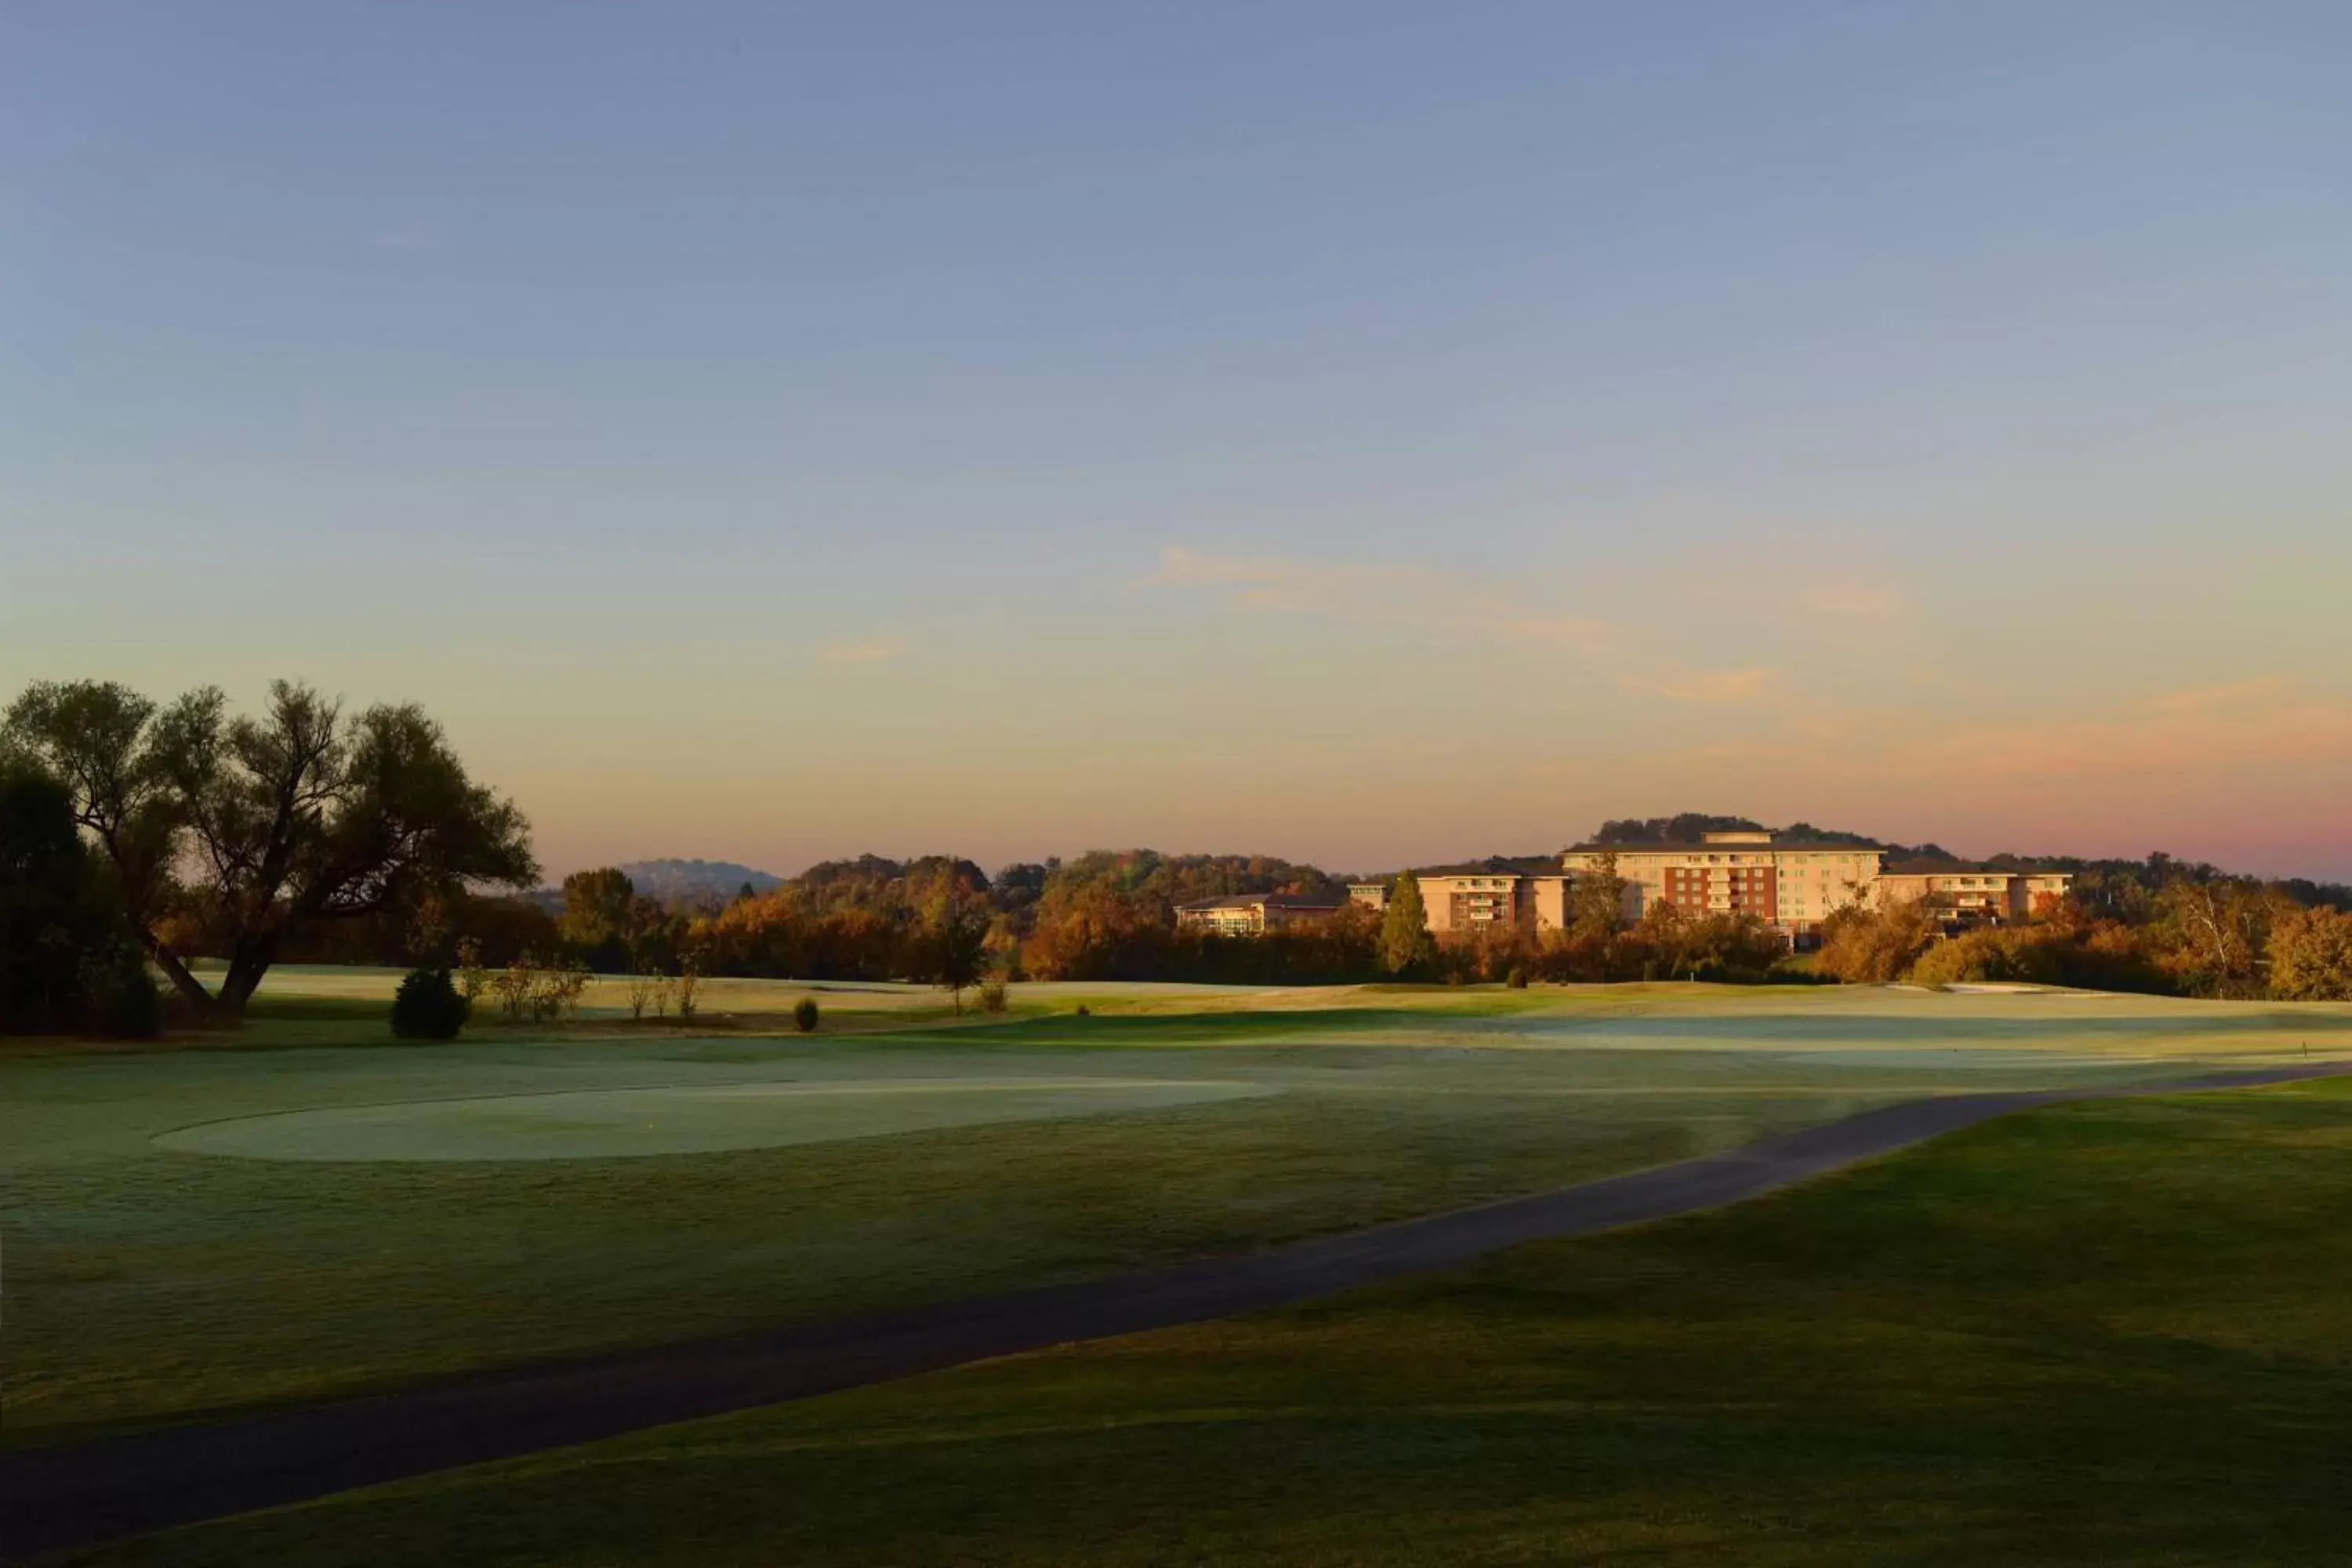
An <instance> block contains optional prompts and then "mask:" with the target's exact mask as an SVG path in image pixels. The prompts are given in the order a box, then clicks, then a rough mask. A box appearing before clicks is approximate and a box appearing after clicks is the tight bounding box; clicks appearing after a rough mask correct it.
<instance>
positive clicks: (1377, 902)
mask: <svg viewBox="0 0 2352 1568" xmlns="http://www.w3.org/2000/svg"><path fill="white" fill-rule="evenodd" d="M1348 901H1349V903H1351V904H1362V905H1364V906H1365V907H1366V908H1368V909H1370V910H1373V911H1374V912H1376V913H1377V912H1379V911H1381V910H1386V909H1387V908H1388V907H1389V885H1388V884H1387V883H1386V882H1350V883H1349V884H1348Z"/></svg>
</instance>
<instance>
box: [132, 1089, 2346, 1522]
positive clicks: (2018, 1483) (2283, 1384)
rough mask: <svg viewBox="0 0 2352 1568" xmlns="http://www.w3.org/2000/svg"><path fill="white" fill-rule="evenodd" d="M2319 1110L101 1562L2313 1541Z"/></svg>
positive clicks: (1505, 1264)
mask: <svg viewBox="0 0 2352 1568" xmlns="http://www.w3.org/2000/svg"><path fill="white" fill-rule="evenodd" d="M2347 1090H2352V1086H2347V1085H2346V1084H2344V1083H2340V1082H2339V1083H2334V1084H2329V1085H2326V1086H2320V1087H2307V1088H2297V1089H2273V1090H2265V1091H2261V1092H2257V1093H2235V1094H2226V1095H2208V1096H2198V1097H2193V1098H2189V1097H2184V1098H2178V1099H2168V1100H2134V1101H2102V1102H2089V1103H2084V1104H2076V1105H2069V1106H2064V1107H2060V1108H2054V1109H2051V1110H2042V1111H2037V1112H2033V1113H2031V1114H2027V1115H2022V1116H2018V1117H2013V1118H2010V1119H2007V1120H2004V1121H1999V1122H1995V1123H1991V1124H1988V1125H1986V1126H1984V1127H1981V1128H1979V1129H1976V1130H1973V1131H1969V1132H1965V1133H1962V1134H1959V1135H1957V1136H1955V1137H1952V1138H1948V1139H1946V1140H1943V1141H1940V1142H1937V1143H1934V1144H1930V1145H1927V1146H1924V1147H1922V1148H1920V1149H1916V1150H1914V1151H1910V1152H1906V1153H1904V1154H1901V1155H1898V1156H1896V1157H1894V1158H1892V1159H1889V1160H1886V1161H1883V1162H1880V1163H1875V1164H1874V1165H1870V1166H1866V1167H1864V1168H1861V1169H1859V1170H1856V1171H1853V1172H1851V1173H1846V1174H1844V1175H1843V1176H1840V1177H1836V1178H1832V1179H1830V1180H1827V1181H1823V1182H1821V1183H1817V1184H1811V1185H1809V1186H1807V1187H1804V1188H1801V1189H1797V1190H1795V1191H1792V1192H1790V1193H1786V1194H1780V1195H1778V1196H1775V1197H1771V1198H1768V1199H1764V1200H1759V1201H1757V1202H1754V1203H1751V1204H1748V1205H1741V1206H1739V1207H1737V1208H1734V1209H1731V1210H1727V1211H1724V1212H1722V1213H1719V1214H1715V1215H1703V1216H1695V1217H1693V1218H1690V1219H1686V1220H1681V1221H1675V1222H1672V1223H1669V1224H1664V1225H1657V1226H1646V1227H1642V1228H1639V1229H1635V1230H1630V1231H1624V1232H1620V1233H1616V1234H1613V1235H1610V1236H1605V1237H1593V1238H1588V1239H1585V1240H1580V1241H1575V1242H1564V1243H1551V1244H1546V1245H1541V1246H1537V1247H1525V1248H1521V1249H1518V1250H1517V1251H1515V1252H1512V1253H1509V1254H1506V1255H1504V1256H1502V1257H1499V1258H1495V1259H1492V1260H1489V1261H1488V1262H1487V1263H1486V1264H1484V1265H1482V1266H1480V1267H1477V1268H1472V1269H1469V1270H1465V1271H1463V1272H1460V1273H1456V1274H1453V1275H1447V1276H1441V1277H1433V1278H1431V1279H1424V1280H1419V1281H1414V1282H1411V1283H1408V1284H1403V1285H1399V1286H1393V1287H1388V1288H1383V1289H1378V1290H1374V1291H1367V1292H1361V1293H1359V1294H1356V1295H1354V1296H1350V1297H1346V1298H1341V1299H1339V1300H1333V1301H1330V1302H1327V1303H1321V1304H1318V1305H1316V1306H1313V1307H1309V1308H1302V1309H1296V1310H1286V1311H1282V1312H1276V1313H1268V1314H1263V1315H1259V1316H1255V1317H1251V1318H1247V1319H1243V1320H1237V1321H1229V1322H1223V1323H1217V1324H1211V1325H1204V1326H1201V1327H1197V1328H1192V1329H1187V1330H1181V1331H1168V1332H1162V1333H1157V1334H1151V1335H1144V1336H1137V1337H1134V1338H1130V1339H1126V1340H1118V1341H1111V1342H1103V1343H1099V1344H1095V1345H1087V1346H1080V1347H1072V1348H1068V1349H1065V1350H1062V1351H1058V1352H1048V1353H1045V1354H1041V1355H1034V1356H1027V1357H1022V1358H1016V1359H1013V1360H1009V1361H1004V1362H999V1363H991V1364H987V1365H983V1366H980V1367H974V1368H970V1369H965V1370H962V1371H960V1372H955V1373H943V1374H939V1375H935V1376H930V1377H926V1378H920V1379H915V1380H909V1381H907V1382H903V1383H899V1384H890V1385H886V1386H883V1387H879V1388H875V1389H869V1390H864V1391H859V1392H856V1393H852V1394H840V1395H835V1396H832V1397H829V1398H825V1399H820V1400H814V1401H809V1402H806V1403H803V1404H799V1405H784V1406H778V1407H775V1408H772V1409H769V1410H762V1411H756V1412H748V1413H745V1414H742V1415H735V1416H730V1417H725V1418H721V1419H718V1420H713V1421H708V1422H700V1423H695V1424H691V1425H688V1426H676V1427H670V1428H666V1429H661V1430H657V1431H653V1432H648V1433H644V1434H640V1435H638V1436H634V1437H631V1438H627V1439H623V1440H620V1441H615V1442H611V1443H604V1444H600V1445H595V1446H592V1447H585V1448H579V1449H572V1450H567V1451H563V1452H560V1453H553V1454H548V1455H542V1456H538V1457H535V1458H529V1459H524V1460H518V1461H512V1462H509V1463H505V1464H501V1465H497V1466H485V1467H480V1468H474V1469H469V1470H462V1471H457V1472H452V1473H449V1474H446V1475H442V1476H436V1477H429V1478H424V1479H419V1480H416V1481H413V1482H408V1483H404V1484H402V1485H399V1486H396V1487H391V1488H384V1489H376V1490H373V1491H368V1492H361V1493H352V1494H346V1495H344V1496H341V1497H337V1498H332V1499H328V1500H321V1501H320V1502H318V1503H314V1504H310V1505H306V1506H303V1507H299V1508H295V1509H289V1510H280V1511H278V1512H275V1513H271V1514H265V1515H257V1516H253V1517H249V1518H246V1519H241V1520H234V1521H222V1522H220V1523H216V1524H213V1525H208V1526H201V1527H195V1528H193V1529H188V1530H183V1531H174V1532H170V1533H167V1534H164V1535H162V1536H158V1537H154V1538H151V1539H150V1540H148V1541H145V1542H136V1543H130V1544H126V1545H123V1546H121V1547H118V1548H115V1549H113V1550H110V1551H108V1552H100V1553H98V1554H96V1555H95V1556H93V1557H92V1558H90V1559H89V1561H91V1562H93V1563H109V1564H134V1563H136V1564H152V1565H156V1568H163V1565H173V1564H177V1565H194V1564H204V1563H254V1562H269V1563H287V1564H297V1565H299V1564H306V1563H352V1564H369V1563H407V1562H416V1561H433V1560H436V1559H437V1560H443V1561H453V1562H454V1561H464V1562H467V1563H486V1564H513V1565H520V1564H535V1563H565V1564H595V1563H679V1564H689V1563H690V1564H696V1565H702V1564H730V1563H742V1564H753V1563H760V1564H765V1563H819V1562H821V1563H1136V1564H1141V1563H1155V1564H1157V1563H1235V1562H1251V1563H1297V1564H1338V1563H1432V1564H1436V1563H1569V1562H1578V1563H1643V1564H1669V1565H1691V1564H1718V1563H1719V1564H1742V1565H1746V1564H1764V1565H1791V1568H1793V1565H1797V1564H1806V1565H1811V1564H1823V1563H1832V1564H1888V1565H1896V1564H1899V1565H1927V1564H1952V1563H1959V1564H1969V1563H1978V1564H1987V1565H1991V1564H2012V1563H2083V1562H2098V1563H2139V1564H2150V1565H2154V1564H2168V1565H2178V1564H2188V1563H2212V1564H2247V1563H2315V1564H2316V1563H2340V1562H2342V1561H2344V1558H2345V1552H2346V1542H2347V1541H2352V1488H2347V1484H2346V1475H2347V1472H2346V1468H2345V1466H2346V1456H2347V1454H2352V1226H2347V1225H2346V1224H2345V1223H2344V1221H2345V1216H2346V1215H2347V1214H2352V1092H2348V1091H2347Z"/></svg>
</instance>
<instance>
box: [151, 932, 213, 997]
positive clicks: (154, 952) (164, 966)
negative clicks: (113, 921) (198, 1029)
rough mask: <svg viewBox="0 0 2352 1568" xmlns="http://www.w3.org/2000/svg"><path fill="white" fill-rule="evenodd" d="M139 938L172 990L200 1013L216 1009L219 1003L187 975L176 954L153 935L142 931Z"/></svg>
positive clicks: (189, 974)
mask: <svg viewBox="0 0 2352 1568" xmlns="http://www.w3.org/2000/svg"><path fill="white" fill-rule="evenodd" d="M139 937H140V940H141V941H142V942H144V943H145V945H146V948H147V956H148V957H150V958H152V959H153V960H154V961H155V967H156V968H158V969H160V970H162V971H163V978H164V979H166V980H169V981H170V982H171V983H172V989H173V990H174V991H177V992H178V993H179V994H181V995H183V996H184V997H186V998H187V999H188V1001H189V1002H190V1003H191V1004H192V1005H194V1007H195V1008H196V1010H197V1011H198V1012H200V1013H211V1012H214V1011H215V1009H217V1008H218V1006H219V1005H220V1004H219V1002H218V1001H217V1000H216V999H215V997H214V995H213V994H212V993H211V992H209V991H207V990H205V983H204V982H203V981H201V980H199V979H197V978H196V977H195V976H194V974H192V973H189V971H188V966H187V965H186V964H184V963H181V962H180V958H179V955H178V954H177V953H175V952H173V951H172V950H171V949H170V948H168V947H165V946H164V945H163V943H162V942H158V941H156V940H155V938H154V935H153V934H152V932H150V931H146V930H144V929H142V930H141V931H140V932H139Z"/></svg>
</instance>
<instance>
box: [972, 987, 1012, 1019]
mask: <svg viewBox="0 0 2352 1568" xmlns="http://www.w3.org/2000/svg"><path fill="white" fill-rule="evenodd" d="M1008 1005H1011V998H1010V996H1009V995H1008V994H1006V992H1005V988H1004V982H1003V981H1002V980H990V981H986V982H983V983H982V985H981V988H980V1010H981V1011H982V1012H983V1013H1002V1012H1003V1011H1004V1009H1005V1008H1006V1007H1007V1006H1008Z"/></svg>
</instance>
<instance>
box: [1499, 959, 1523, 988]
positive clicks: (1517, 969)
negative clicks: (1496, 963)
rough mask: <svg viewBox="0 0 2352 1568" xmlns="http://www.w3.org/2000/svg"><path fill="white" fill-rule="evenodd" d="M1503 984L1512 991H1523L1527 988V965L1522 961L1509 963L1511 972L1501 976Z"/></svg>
mask: <svg viewBox="0 0 2352 1568" xmlns="http://www.w3.org/2000/svg"><path fill="white" fill-rule="evenodd" d="M1503 984H1505V985H1507V986H1508V987H1509V988H1510V989H1512V990H1514V991H1525V990H1526V989H1527V988H1528V966H1527V965H1526V964H1524V963H1514V964H1513V965H1511V972H1510V973H1508V974H1506V975H1504V976H1503Z"/></svg>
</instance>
